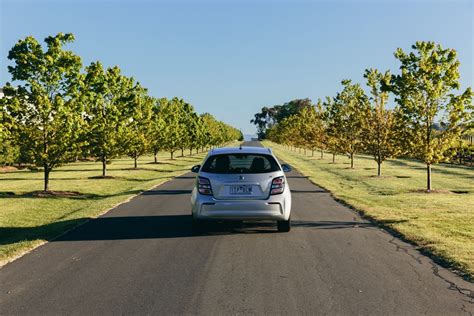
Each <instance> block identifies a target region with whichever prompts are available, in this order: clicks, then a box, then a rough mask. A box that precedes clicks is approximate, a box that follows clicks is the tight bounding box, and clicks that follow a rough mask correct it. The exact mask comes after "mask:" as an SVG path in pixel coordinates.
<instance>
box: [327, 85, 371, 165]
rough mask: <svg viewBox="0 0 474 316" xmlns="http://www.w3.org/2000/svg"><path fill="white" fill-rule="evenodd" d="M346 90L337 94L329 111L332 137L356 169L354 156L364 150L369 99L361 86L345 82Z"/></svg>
mask: <svg viewBox="0 0 474 316" xmlns="http://www.w3.org/2000/svg"><path fill="white" fill-rule="evenodd" d="M342 85H343V86H344V89H343V90H342V91H341V92H340V93H338V94H337V96H336V97H335V98H334V102H332V103H331V106H330V108H329V109H328V110H329V113H328V115H329V124H330V130H331V135H332V137H335V138H337V141H336V142H335V144H334V145H335V146H336V148H337V151H339V152H340V153H344V154H348V155H349V157H350V159H351V169H353V168H354V154H355V153H357V152H359V151H360V150H361V149H362V132H363V122H364V115H365V114H366V113H367V109H368V99H367V96H366V95H365V93H364V90H362V88H361V87H360V85H359V84H352V82H351V80H343V81H342Z"/></svg>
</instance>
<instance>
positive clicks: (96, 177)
mask: <svg viewBox="0 0 474 316" xmlns="http://www.w3.org/2000/svg"><path fill="white" fill-rule="evenodd" d="M87 179H115V177H114V176H93V177H89V178H87Z"/></svg>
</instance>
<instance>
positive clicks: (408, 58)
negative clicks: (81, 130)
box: [389, 42, 473, 192]
mask: <svg viewBox="0 0 474 316" xmlns="http://www.w3.org/2000/svg"><path fill="white" fill-rule="evenodd" d="M412 49H413V51H412V52H410V53H405V52H404V51H403V50H402V49H401V48H399V49H397V50H396V52H395V54H394V55H395V58H396V59H398V60H399V61H400V70H401V73H400V74H399V75H394V76H392V78H391V86H390V87H389V89H390V90H391V91H393V93H394V94H395V95H396V102H397V103H398V105H399V108H400V117H401V119H402V120H403V122H404V123H405V129H404V133H405V135H406V139H405V143H406V144H407V145H408V149H409V152H410V154H411V155H412V156H413V157H415V158H418V159H420V160H421V161H423V162H424V163H425V164H426V175H427V177H426V178H427V181H426V189H427V192H430V191H431V190H432V185H431V166H432V165H433V164H436V163H439V162H441V161H446V160H449V159H450V158H451V157H452V156H453V155H452V152H450V151H449V149H450V148H453V147H455V146H453V143H454V142H455V141H456V139H457V138H458V135H459V133H460V131H461V123H462V122H463V120H464V118H465V116H466V114H467V111H466V107H467V106H468V105H469V104H471V103H472V97H473V93H472V90H471V88H467V89H466V90H465V91H464V92H463V93H461V94H456V92H457V91H458V90H459V87H460V86H459V61H458V59H457V57H456V51H455V50H454V49H449V48H448V49H443V48H442V47H441V45H436V44H435V43H434V42H416V43H415V44H414V45H413V46H412ZM436 119H438V120H439V121H440V122H441V123H442V126H443V128H442V129H441V130H435V129H434V128H433V126H434V123H435V120H436Z"/></svg>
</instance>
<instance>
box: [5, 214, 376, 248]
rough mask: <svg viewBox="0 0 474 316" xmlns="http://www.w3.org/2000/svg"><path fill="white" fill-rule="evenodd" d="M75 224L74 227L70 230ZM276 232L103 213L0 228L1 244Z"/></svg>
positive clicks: (270, 226)
mask: <svg viewBox="0 0 474 316" xmlns="http://www.w3.org/2000/svg"><path fill="white" fill-rule="evenodd" d="M88 220H89V221H88ZM86 221H87V222H86ZM79 224H83V225H79ZM292 226H293V228H294V230H299V229H303V228H310V229H322V230H332V229H351V228H370V227H373V228H374V227H375V226H374V225H372V224H370V223H369V222H356V221H303V220H293V221H292ZM74 227H76V228H75V229H73V230H71V229H72V228H74ZM67 230H70V231H69V232H68V233H66V234H64V235H62V236H60V237H58V238H56V236H58V235H60V234H61V233H62V232H64V231H67ZM276 231H277V230H276V225H275V222H270V221H269V222H242V221H229V222H210V223H208V224H206V227H205V230H204V231H200V232H199V233H196V232H194V231H193V229H192V216H191V215H161V216H123V217H115V216H104V217H99V218H96V219H92V220H90V219H89V218H78V219H74V220H65V221H57V222H54V223H51V224H46V225H41V226H35V227H0V245H7V244H13V243H17V242H22V241H31V240H38V239H43V240H48V241H54V242H67V241H98V240H130V239H160V238H183V237H200V236H212V235H234V234H268V233H276Z"/></svg>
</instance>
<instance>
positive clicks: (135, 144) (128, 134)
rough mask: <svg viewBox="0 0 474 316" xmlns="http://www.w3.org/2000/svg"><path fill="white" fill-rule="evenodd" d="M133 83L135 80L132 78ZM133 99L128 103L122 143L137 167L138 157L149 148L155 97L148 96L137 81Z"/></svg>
mask: <svg viewBox="0 0 474 316" xmlns="http://www.w3.org/2000/svg"><path fill="white" fill-rule="evenodd" d="M130 83H131V84H133V80H132V79H130ZM131 91H132V95H133V96H132V99H131V100H130V102H129V103H128V104H127V112H128V113H127V119H126V124H125V128H124V129H123V135H122V144H123V148H124V152H125V153H126V154H127V155H128V156H129V157H130V158H132V159H133V161H134V168H135V169H137V167H138V164H137V161H138V158H139V157H140V156H142V155H144V154H145V153H146V152H147V151H148V148H149V143H150V129H151V119H152V116H153V103H154V99H153V98H152V97H149V96H147V94H146V89H145V88H143V87H142V86H141V85H140V84H139V83H137V84H136V85H135V86H134V87H133V88H132V89H131Z"/></svg>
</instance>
